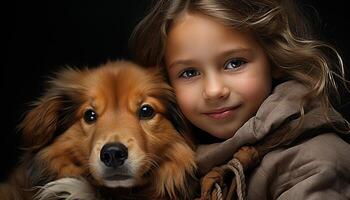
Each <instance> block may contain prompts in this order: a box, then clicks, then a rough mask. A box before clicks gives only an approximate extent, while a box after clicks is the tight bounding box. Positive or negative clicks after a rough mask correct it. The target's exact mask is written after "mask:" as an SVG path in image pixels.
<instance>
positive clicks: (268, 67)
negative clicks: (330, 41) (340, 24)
mask: <svg viewBox="0 0 350 200" xmlns="http://www.w3.org/2000/svg"><path fill="white" fill-rule="evenodd" d="M309 27H310V26H309V25H308V24H307V23H306V20H305V18H304V17H303V15H302V13H301V12H299V10H298V9H297V7H296V6H295V5H294V3H293V2H292V1H283V0H282V1H281V0H244V1H243V0H158V1H156V3H155V5H154V6H153V7H152V9H151V11H150V13H149V14H148V15H147V16H146V17H145V18H144V19H143V20H142V21H141V22H140V23H139V24H138V26H137V27H136V28H135V30H134V33H133V35H132V37H131V40H130V41H131V47H132V49H133V53H135V59H136V60H137V61H138V62H139V63H141V64H143V65H146V66H160V67H163V68H164V69H165V71H166V74H167V77H168V80H169V81H170V83H171V85H172V86H173V87H174V90H175V93H176V95H177V101H178V104H179V107H180V108H181V110H182V112H183V113H184V115H185V117H186V118H187V119H188V121H189V122H191V124H192V125H194V126H195V127H196V128H198V129H199V130H201V131H199V132H195V135H196V136H197V138H198V139H199V141H200V142H202V143H204V141H203V140H202V137H203V138H207V139H208V138H210V137H207V135H209V136H211V137H212V139H213V141H212V144H201V143H199V145H198V150H197V153H198V155H197V164H198V168H199V171H200V172H201V173H202V174H206V173H208V172H209V171H210V170H211V169H212V168H213V167H215V166H220V165H225V164H226V163H227V162H229V163H232V162H231V161H230V160H231V159H232V155H233V154H234V153H235V152H237V151H238V150H239V148H240V147H242V146H244V145H258V144H263V145H265V146H264V148H265V149H264V151H265V153H264V154H266V155H265V156H264V157H263V158H262V160H261V161H260V163H259V164H258V165H257V166H256V167H255V168H254V169H252V170H251V171H250V172H249V173H248V172H246V174H245V175H246V184H247V192H246V196H245V195H244V192H243V194H241V195H240V196H241V197H243V198H245V197H246V198H247V199H350V156H349V155H348V154H349V153H350V145H349V131H348V130H349V129H348V123H347V122H346V120H345V119H343V118H342V116H341V115H340V114H339V113H338V112H336V111H335V110H334V109H333V107H332V105H331V101H332V100H333V99H334V98H335V97H337V86H336V80H335V79H337V78H340V79H341V80H343V81H345V80H344V79H343V78H344V69H343V64H342V60H341V58H340V56H339V55H338V53H337V51H336V50H334V49H333V48H332V47H331V46H329V45H327V44H325V43H323V42H321V41H317V40H315V39H314V38H313V36H312V32H311V30H310V29H309ZM195 130H197V129H195ZM276 138H277V139H276ZM205 142H208V141H205ZM266 144H268V145H266ZM243 184H244V179H243ZM215 186H217V185H215ZM238 186H239V185H238ZM202 189H203V187H202ZM219 189H220V188H218V189H217V192H220V191H219ZM237 189H238V188H237ZM202 195H203V191H202Z"/></svg>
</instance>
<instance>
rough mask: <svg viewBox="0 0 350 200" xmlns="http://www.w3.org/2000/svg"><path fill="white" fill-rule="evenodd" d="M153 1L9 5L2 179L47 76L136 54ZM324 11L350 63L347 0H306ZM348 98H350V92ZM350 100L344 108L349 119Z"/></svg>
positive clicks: (330, 34) (329, 35)
mask: <svg viewBox="0 0 350 200" xmlns="http://www.w3.org/2000/svg"><path fill="white" fill-rule="evenodd" d="M150 2H151V0H125V1H124V0H113V1H112V0H110V1H88V0H85V1H82V0H81V1H79V0H66V1H64V0H48V1H43V2H42V1H18V0H17V1H11V2H8V3H9V4H8V5H7V6H6V7H3V8H2V9H3V12H2V15H4V16H3V17H2V19H3V21H4V22H3V23H2V25H1V29H2V32H3V34H2V35H3V36H2V39H3V40H4V41H3V43H2V45H3V46H5V58H4V60H3V62H2V66H1V112H0V114H1V127H2V129H1V132H0V134H1V135H0V138H1V139H0V145H1V149H0V180H1V179H3V178H4V177H5V176H6V175H7V174H8V172H9V170H10V169H11V167H13V166H14V164H15V163H16V162H17V160H18V156H19V151H18V150H17V146H18V136H17V134H16V131H15V129H16V125H17V124H18V123H19V122H20V120H21V119H22V116H23V113H24V112H25V111H26V110H27V109H28V105H29V102H31V101H33V100H35V98H37V97H38V96H40V95H41V94H42V93H43V87H44V81H46V80H47V78H48V76H49V75H52V73H53V72H55V71H57V70H58V69H59V68H60V67H62V66H65V65H69V66H77V67H81V66H95V65H98V64H101V63H103V62H105V61H107V60H113V59H119V58H130V56H129V54H128V50H127V42H128V38H129V35H130V33H131V31H132V28H133V27H134V26H135V25H136V23H137V22H138V21H139V20H140V19H141V17H142V16H143V15H144V14H145V10H146V8H148V6H149V3H150ZM301 2H302V3H304V4H308V5H310V6H309V7H308V10H309V11H312V10H313V8H315V9H316V10H318V14H319V16H320V19H321V20H320V22H319V26H318V28H319V30H320V33H321V37H322V38H324V39H326V40H328V41H329V42H330V43H332V44H333V45H335V46H336V47H337V48H338V49H339V50H340V52H341V53H342V55H343V56H344V58H345V64H347V65H350V54H349V50H350V48H349V45H350V40H349V39H348V37H349V35H350V31H349V30H348V27H349V25H350V22H349V20H348V18H349V14H348V13H347V12H348V9H347V7H346V6H345V3H344V2H345V1H344V2H343V1H341V0H333V1H332V2H331V3H329V1H322V2H321V1H319V0H303V1H301ZM344 99H345V100H344V101H346V100H348V99H349V98H348V97H344ZM349 108H350V105H349V104H347V106H343V107H341V108H340V110H341V112H342V113H343V114H344V115H345V116H346V117H347V118H348V119H349Z"/></svg>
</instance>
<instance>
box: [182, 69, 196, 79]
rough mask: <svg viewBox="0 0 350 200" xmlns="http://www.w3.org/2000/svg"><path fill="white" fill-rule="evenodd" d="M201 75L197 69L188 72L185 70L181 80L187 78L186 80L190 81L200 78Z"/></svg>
mask: <svg viewBox="0 0 350 200" xmlns="http://www.w3.org/2000/svg"><path fill="white" fill-rule="evenodd" d="M198 75H199V72H198V71H197V70H195V69H187V70H184V71H183V72H182V73H181V74H180V77H181V78H185V79H189V78H192V77H195V76H198Z"/></svg>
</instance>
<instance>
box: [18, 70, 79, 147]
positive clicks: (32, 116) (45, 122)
mask: <svg viewBox="0 0 350 200" xmlns="http://www.w3.org/2000/svg"><path fill="white" fill-rule="evenodd" d="M81 73H82V72H81V71H79V70H73V69H71V68H68V69H65V70H62V71H61V72H59V73H57V76H56V78H54V79H52V80H51V81H49V82H48V85H49V87H48V88H47V91H46V93H45V94H44V95H43V96H42V97H41V98H40V99H39V100H38V101H37V102H35V103H34V104H33V108H32V109H31V110H30V111H29V112H28V113H27V114H26V115H25V117H24V119H23V121H22V122H21V123H20V125H19V127H18V128H19V131H20V132H21V133H22V139H23V143H24V146H25V147H26V148H29V149H32V150H34V151H35V150H37V149H40V148H41V147H42V146H45V145H46V144H48V143H50V142H51V141H52V140H53V139H54V138H55V137H56V136H57V135H59V134H61V133H63V132H64V131H65V130H66V129H67V128H68V127H70V126H71V125H72V124H73V123H74V122H75V121H76V111H77V109H78V108H79V106H80V105H81V103H82V98H81V94H82V91H81V90H82V87H81V86H80V85H79V80H80V75H81Z"/></svg>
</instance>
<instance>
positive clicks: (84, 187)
mask: <svg viewBox="0 0 350 200" xmlns="http://www.w3.org/2000/svg"><path fill="white" fill-rule="evenodd" d="M37 188H38V192H37V193H36V195H35V197H34V199H35V200H48V199H52V200H54V199H66V200H99V198H98V197H97V194H96V190H95V189H94V188H93V187H92V186H91V185H90V184H89V183H88V182H87V181H86V180H84V179H78V178H61V179H58V180H55V181H52V182H49V183H47V184H46V185H44V186H40V187H37Z"/></svg>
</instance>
